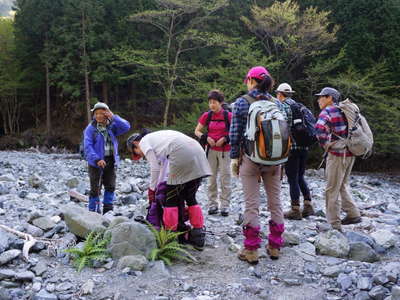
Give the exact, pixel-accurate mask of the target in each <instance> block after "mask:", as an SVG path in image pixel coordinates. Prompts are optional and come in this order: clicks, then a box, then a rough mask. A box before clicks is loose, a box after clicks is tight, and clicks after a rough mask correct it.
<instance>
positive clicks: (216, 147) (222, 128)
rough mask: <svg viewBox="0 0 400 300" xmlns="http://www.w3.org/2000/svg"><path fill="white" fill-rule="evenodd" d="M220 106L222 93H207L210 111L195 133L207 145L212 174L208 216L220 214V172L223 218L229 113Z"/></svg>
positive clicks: (226, 198)
mask: <svg viewBox="0 0 400 300" xmlns="http://www.w3.org/2000/svg"><path fill="white" fill-rule="evenodd" d="M222 103H224V94H222V93H221V92H220V91H219V90H212V91H210V92H209V93H208V106H209V108H210V110H209V111H208V112H205V113H203V114H202V115H201V117H200V118H199V122H198V124H197V126H196V129H195V131H194V134H195V135H196V136H197V137H198V138H199V139H200V141H203V144H205V145H206V153H207V158H208V162H209V164H210V167H211V171H212V175H211V176H210V178H209V186H208V199H209V201H208V214H209V215H215V214H218V211H219V205H218V185H217V176H218V173H219V186H220V188H221V193H220V195H219V199H220V204H221V206H220V208H221V215H222V216H224V217H226V216H228V215H229V203H230V199H231V169H230V163H231V160H230V158H229V151H230V150H231V147H230V146H229V127H230V123H231V121H232V113H231V112H230V111H228V110H224V109H223V108H222ZM203 131H204V133H203Z"/></svg>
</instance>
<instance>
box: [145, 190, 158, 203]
mask: <svg viewBox="0 0 400 300" xmlns="http://www.w3.org/2000/svg"><path fill="white" fill-rule="evenodd" d="M147 197H148V198H149V203H152V202H153V201H155V200H156V191H153V190H152V189H150V188H149V189H148V190H147Z"/></svg>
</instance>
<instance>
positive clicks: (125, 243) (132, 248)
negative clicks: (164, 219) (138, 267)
mask: <svg viewBox="0 0 400 300" xmlns="http://www.w3.org/2000/svg"><path fill="white" fill-rule="evenodd" d="M108 234H111V241H110V243H109V245H108V250H109V251H110V253H111V255H112V257H113V258H114V259H118V258H121V257H123V256H128V255H144V256H145V257H148V255H149V254H150V252H151V250H152V249H154V248H156V247H157V243H156V239H155V237H154V234H153V233H152V232H151V231H150V229H149V228H148V227H147V226H146V225H143V224H140V223H137V222H123V223H120V224H118V225H116V226H114V227H113V228H111V229H109V230H107V232H106V235H108Z"/></svg>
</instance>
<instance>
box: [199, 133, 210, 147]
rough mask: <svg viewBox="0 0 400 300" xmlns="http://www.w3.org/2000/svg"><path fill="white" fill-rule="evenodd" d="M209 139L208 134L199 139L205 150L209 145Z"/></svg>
mask: <svg viewBox="0 0 400 300" xmlns="http://www.w3.org/2000/svg"><path fill="white" fill-rule="evenodd" d="M207 137H208V135H207V133H204V134H203V135H202V136H201V137H200V139H199V143H200V145H201V146H202V147H203V148H204V147H205V146H206V145H207Z"/></svg>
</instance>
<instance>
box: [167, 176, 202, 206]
mask: <svg viewBox="0 0 400 300" xmlns="http://www.w3.org/2000/svg"><path fill="white" fill-rule="evenodd" d="M200 183H201V178H197V179H194V180H192V181H189V182H186V183H183V184H178V185H167V198H166V200H165V205H164V206H166V207H176V206H178V207H179V206H181V205H183V206H185V202H186V205H187V206H192V205H196V204H197V201H196V193H197V190H198V189H199V187H200Z"/></svg>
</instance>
